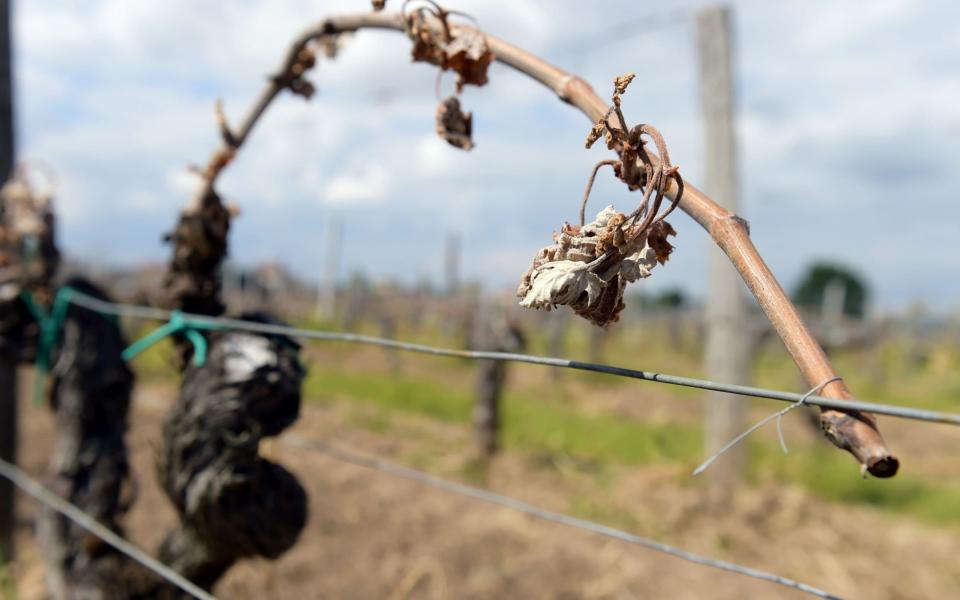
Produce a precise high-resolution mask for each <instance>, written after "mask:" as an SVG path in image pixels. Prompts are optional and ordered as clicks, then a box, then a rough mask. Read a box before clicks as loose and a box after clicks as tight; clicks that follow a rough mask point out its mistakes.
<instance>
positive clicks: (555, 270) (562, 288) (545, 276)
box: [520, 260, 604, 308]
mask: <svg viewBox="0 0 960 600" xmlns="http://www.w3.org/2000/svg"><path fill="white" fill-rule="evenodd" d="M603 287H604V283H603V280H602V279H600V277H598V276H597V275H595V274H593V273H591V272H590V271H588V270H587V263H583V262H577V261H572V260H558V261H554V262H550V263H546V264H544V265H542V266H540V267H537V268H536V269H534V272H533V275H532V277H531V278H530V285H529V287H528V289H527V290H526V293H525V295H524V297H523V299H521V300H520V305H521V306H525V307H528V308H550V307H553V306H555V305H557V304H575V303H579V302H581V301H582V300H584V298H582V296H583V295H584V294H586V298H585V300H586V304H587V305H590V304H592V303H593V302H595V301H596V299H597V298H598V297H599V296H600V292H601V291H602V290H603Z"/></svg>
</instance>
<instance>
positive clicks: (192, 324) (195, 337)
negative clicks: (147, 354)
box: [122, 310, 221, 367]
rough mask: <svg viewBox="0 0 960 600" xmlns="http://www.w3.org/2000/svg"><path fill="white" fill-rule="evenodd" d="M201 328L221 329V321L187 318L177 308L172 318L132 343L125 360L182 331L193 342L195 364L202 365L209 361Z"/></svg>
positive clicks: (205, 340)
mask: <svg viewBox="0 0 960 600" xmlns="http://www.w3.org/2000/svg"><path fill="white" fill-rule="evenodd" d="M201 329H207V330H213V329H221V325H220V324H219V323H213V322H209V321H201V320H198V319H195V318H191V319H187V318H186V317H185V316H184V315H183V313H182V312H180V311H179V310H175V311H173V312H171V313H170V320H169V321H167V322H166V323H164V324H163V325H161V326H160V327H157V328H156V329H154V330H153V331H151V332H150V333H148V334H147V335H145V336H143V337H142V338H140V339H139V340H137V341H135V342H134V343H132V344H130V346H128V347H127V349H126V350H124V351H123V355H122V356H123V360H125V361H128V362H129V361H130V360H132V359H133V358H134V357H135V356H137V355H138V354H140V353H141V352H143V351H144V350H146V349H147V348H149V347H151V346H153V345H154V344H156V343H158V342H159V341H160V340H162V339H164V338H165V337H168V336H171V335H176V334H178V333H182V334H183V335H184V336H186V338H187V340H189V341H190V343H191V344H193V361H192V362H193V364H194V366H197V367H202V366H203V365H204V364H205V363H206V362H207V338H205V337H203V334H202V333H200V330H201Z"/></svg>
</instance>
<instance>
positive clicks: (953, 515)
mask: <svg viewBox="0 0 960 600" xmlns="http://www.w3.org/2000/svg"><path fill="white" fill-rule="evenodd" d="M370 333H374V334H376V331H370ZM408 333H410V332H408ZM398 337H402V335H401V334H400V333H398ZM407 337H409V336H407ZM415 337H416V338H417V339H418V341H421V342H427V343H431V344H436V345H442V346H448V345H451V343H453V341H452V340H449V339H444V338H443V337H442V336H440V335H439V333H438V331H433V330H429V329H427V330H421V331H419V332H417V335H416V336H415ZM568 338H569V339H568V346H567V348H568V352H567V354H568V355H569V356H576V357H579V358H585V357H586V355H587V344H588V343H589V342H590V339H589V337H588V336H587V335H585V334H584V332H582V331H580V330H577V329H572V330H571V333H570V335H569V336H568ZM902 342H903V341H902V340H889V341H888V342H886V343H885V344H884V345H883V346H882V347H880V348H878V349H874V350H867V351H862V350H856V351H848V352H839V353H835V354H833V355H832V356H831V360H832V361H833V362H834V363H835V365H836V366H837V368H838V371H839V372H841V373H843V374H844V378H845V380H846V381H847V383H848V385H849V386H850V387H851V389H852V390H854V392H855V393H856V394H857V395H858V397H860V398H862V399H864V400H869V401H873V402H881V403H891V404H894V403H895V404H902V405H913V406H923V407H928V408H933V409H938V410H947V411H958V410H960V351H958V349H957V347H956V344H951V343H947V342H944V343H943V344H941V345H940V346H934V347H933V349H932V351H931V358H928V359H924V360H923V361H917V360H916V359H911V357H910V356H909V353H908V351H907V350H905V348H907V347H908V344H906V343H902ZM531 347H532V350H533V351H534V352H539V353H542V352H544V350H545V347H546V344H545V342H544V336H543V335H537V333H536V332H534V334H533V336H532V343H531ZM360 348H361V347H359V346H354V345H347V344H337V345H334V346H330V345H324V346H316V347H312V346H310V347H308V350H307V356H308V357H311V356H312V357H315V360H308V362H310V363H312V364H311V366H310V372H309V376H308V379H307V381H306V383H305V387H304V397H305V398H309V399H311V400H316V401H320V402H337V403H338V404H348V405H349V404H354V405H358V406H357V408H356V409H353V408H351V409H350V410H349V411H348V415H347V420H348V422H349V423H351V424H354V425H357V426H360V427H363V428H365V429H369V430H373V431H377V432H386V431H390V430H392V429H393V428H394V420H393V416H394V415H395V414H416V415H419V416H422V417H426V418H431V419H437V420H439V421H443V422H450V423H460V424H462V425H463V426H465V427H466V426H468V424H469V422H470V419H471V412H472V409H473V393H474V392H473V387H474V373H475V371H474V365H473V363H471V362H469V361H465V360H445V362H443V363H442V364H437V363H434V362H430V363H429V364H430V365H431V368H432V369H436V372H437V374H438V375H437V376H436V377H434V376H432V375H430V374H427V375H426V376H421V375H410V374H406V375H403V374H401V375H392V374H389V373H385V372H383V370H382V364H381V365H380V367H377V368H371V369H367V370H358V369H356V368H354V367H352V366H349V367H348V366H346V365H341V364H338V363H340V361H342V360H343V359H345V358H348V357H351V356H357V354H355V353H356V352H359V351H360V350H359V349H360ZM402 356H403V358H404V361H410V364H418V365H419V364H428V363H426V362H423V363H417V362H416V361H419V360H424V361H427V360H429V361H434V360H439V359H420V358H417V357H415V356H413V355H410V354H403V355H402ZM172 359H173V355H172V349H171V348H170V345H169V342H168V341H165V342H163V343H161V344H158V345H157V346H155V347H154V348H151V349H150V350H148V351H147V352H145V353H144V354H143V355H141V356H140V357H138V358H137V359H136V360H135V363H134V364H135V367H136V369H137V371H138V374H139V375H141V376H145V377H148V378H149V377H152V376H156V377H165V378H170V377H171V376H174V375H175V373H176V370H175V369H174V368H172V367H171V364H172ZM604 360H605V361H606V362H608V363H610V364H615V365H622V366H628V367H634V368H643V369H649V370H662V371H664V372H668V373H677V374H685V375H692V376H696V375H697V374H698V373H699V371H700V364H699V350H698V349H696V348H693V347H691V346H690V345H688V346H687V347H685V348H683V349H681V350H672V349H671V348H670V346H669V344H666V343H665V337H664V336H663V334H662V332H660V333H658V332H657V331H655V330H644V332H643V336H628V335H625V334H621V335H614V336H612V337H611V338H610V339H609V340H608V341H607V344H606V346H605V351H604ZM375 362H376V363H382V362H383V361H382V360H379V359H377V360H376V361H375ZM434 365H435V366H434ZM566 376H567V377H569V381H575V382H580V383H587V384H589V385H590V386H591V387H592V388H594V389H600V390H615V389H617V388H618V386H637V385H653V384H641V383H638V382H633V381H628V380H624V379H621V378H617V377H613V376H608V375H603V374H597V373H587V372H576V371H574V372H567V374H566ZM754 376H755V378H754V383H755V384H756V385H759V386H765V387H771V388H775V389H791V390H800V389H801V388H802V387H803V384H802V383H801V382H800V378H799V376H798V374H797V370H796V367H795V366H794V365H793V363H792V361H790V359H789V357H788V356H787V355H786V353H785V351H784V350H783V349H782V347H780V346H779V344H778V343H771V344H769V345H767V347H766V348H764V350H763V351H762V352H761V354H760V356H759V357H758V360H757V362H756V364H755V369H754ZM661 388H662V393H663V394H667V395H669V396H672V397H675V398H676V399H677V401H679V402H696V401H697V398H698V397H699V396H700V395H701V392H700V391H698V390H692V389H687V388H679V387H675V386H661ZM571 400H572V397H571V396H570V391H569V388H568V387H567V386H564V385H563V384H562V383H553V384H544V385H543V386H536V385H532V384H530V383H527V384H525V385H522V386H517V385H512V386H510V385H508V393H507V394H506V397H505V398H504V404H503V406H504V428H503V432H502V435H503V442H504V445H505V446H506V447H507V448H508V449H513V450H516V451H518V452H520V453H524V454H527V455H528V456H529V457H530V458H532V459H533V460H534V461H540V462H541V463H543V464H552V462H553V461H554V459H556V458H557V457H562V458H564V459H573V461H574V462H576V463H578V464H586V465H589V466H590V467H591V470H593V471H596V472H601V473H602V472H604V470H605V467H606V466H608V465H609V466H615V465H626V466H631V465H642V464H652V463H663V462H666V463H673V464H678V465H682V466H683V468H684V470H685V469H686V468H687V467H690V468H692V467H693V466H694V465H695V464H696V463H698V462H699V460H700V459H701V458H702V436H701V433H700V430H699V427H698V424H696V423H693V424H688V425H683V424H650V423H644V422H640V421H636V420H633V419H629V418H625V417H622V416H618V415H615V414H607V413H602V414H587V413H585V412H583V410H582V409H580V408H579V407H578V406H577V403H575V402H572V401H571ZM361 407H362V408H361ZM749 445H750V448H751V451H750V452H751V457H752V459H751V472H750V481H751V482H753V483H759V482H775V483H778V484H779V483H790V484H796V485H799V486H802V487H803V488H805V489H806V490H808V491H810V492H811V493H813V494H815V495H816V496H818V497H821V498H823V499H826V500H829V501H835V502H843V503H847V504H853V505H859V506H870V507H875V508H878V509H881V510H885V511H889V512H892V513H896V514H900V515H904V516H908V517H911V518H915V519H920V520H922V521H925V522H929V523H934V524H950V525H955V524H960V482H958V481H957V479H956V477H955V476H954V477H953V479H952V480H950V479H949V478H948V479H946V480H942V479H934V478H932V477H927V478H924V477H919V476H914V475H910V474H909V473H906V474H901V475H898V476H897V477H895V478H893V479H889V480H882V481H881V480H875V479H862V478H860V477H859V476H858V475H857V467H856V465H855V463H854V461H853V459H852V458H851V457H850V456H849V455H847V454H846V453H844V452H840V451H838V450H836V449H835V448H833V447H831V446H829V445H828V444H826V443H810V444H808V445H806V446H803V447H796V448H794V450H793V452H792V453H791V454H790V455H788V456H783V454H782V453H781V452H780V450H779V448H778V446H777V445H776V443H775V442H773V441H772V437H771V436H769V435H767V436H764V435H763V434H761V435H760V436H759V437H758V436H754V437H753V438H751V440H750V442H749ZM544 459H546V460H544ZM467 475H468V478H472V477H477V478H483V477H484V476H485V473H484V472H482V470H478V471H477V472H476V473H473V472H471V473H468V474H467ZM948 475H949V474H948ZM951 476H952V475H951ZM691 482H693V483H691ZM679 483H681V484H690V485H694V484H696V483H695V480H692V479H690V478H688V477H683V478H682V479H680V480H679ZM572 509H573V510H574V511H575V512H577V514H581V515H582V516H589V515H590V514H591V511H594V512H595V511H596V510H600V509H599V508H597V506H596V501H594V500H591V499H590V498H579V499H576V500H575V502H574V505H573V506H572Z"/></svg>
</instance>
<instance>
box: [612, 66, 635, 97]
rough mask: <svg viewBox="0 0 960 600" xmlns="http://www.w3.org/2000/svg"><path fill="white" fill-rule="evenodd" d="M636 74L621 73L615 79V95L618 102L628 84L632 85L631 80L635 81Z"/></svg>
mask: <svg viewBox="0 0 960 600" xmlns="http://www.w3.org/2000/svg"><path fill="white" fill-rule="evenodd" d="M636 76H637V75H636V73H627V74H626V75H620V76H619V77H617V78H616V79H614V80H613V95H614V98H615V100H614V102H617V101H618V100H619V97H620V95H621V94H623V93H624V92H626V91H627V86H628V85H630V82H631V81H633V78H634V77H636Z"/></svg>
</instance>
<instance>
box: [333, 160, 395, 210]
mask: <svg viewBox="0 0 960 600" xmlns="http://www.w3.org/2000/svg"><path fill="white" fill-rule="evenodd" d="M389 184H390V175H389V174H388V173H387V170H386V169H385V168H383V167H382V166H381V165H377V164H373V165H368V166H366V167H364V168H363V169H361V170H359V171H353V172H346V173H343V174H341V175H337V176H336V177H334V178H333V179H331V180H330V183H329V184H327V187H326V189H325V190H324V194H323V198H324V200H325V201H327V202H328V203H330V204H333V205H338V204H361V203H363V204H366V203H376V202H379V201H381V200H383V199H384V198H385V197H386V195H387V189H388V187H389Z"/></svg>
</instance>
